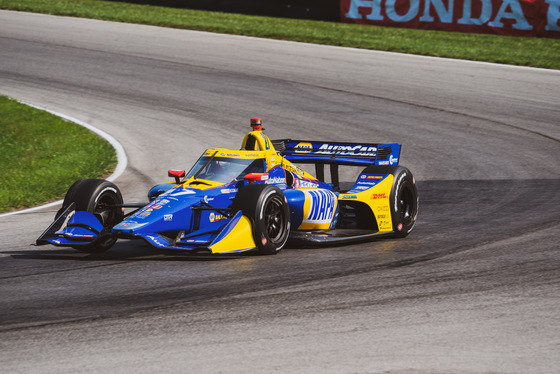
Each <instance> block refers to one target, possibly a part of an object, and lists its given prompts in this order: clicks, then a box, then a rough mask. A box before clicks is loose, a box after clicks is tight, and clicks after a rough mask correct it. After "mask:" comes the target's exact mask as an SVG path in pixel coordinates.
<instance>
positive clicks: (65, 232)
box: [36, 118, 418, 254]
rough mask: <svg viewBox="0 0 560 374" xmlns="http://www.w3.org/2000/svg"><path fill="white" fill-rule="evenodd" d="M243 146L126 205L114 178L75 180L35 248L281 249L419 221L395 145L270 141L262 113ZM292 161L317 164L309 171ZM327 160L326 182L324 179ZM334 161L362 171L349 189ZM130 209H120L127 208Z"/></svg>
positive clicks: (218, 152) (399, 229)
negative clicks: (135, 243) (136, 242)
mask: <svg viewBox="0 0 560 374" xmlns="http://www.w3.org/2000/svg"><path fill="white" fill-rule="evenodd" d="M251 126H252V131H251V132H249V133H248V134H247V135H246V136H245V138H244V139H243V143H242V147H241V150H232V149H222V148H214V149H207V150H206V151H205V152H204V153H203V154H202V156H201V157H200V158H199V159H198V161H197V162H196V163H195V165H194V166H193V167H192V168H191V170H190V171H189V172H188V173H185V171H184V170H169V172H168V174H169V176H170V177H173V178H174V181H173V182H169V183H163V184H159V185H157V186H155V187H153V188H152V189H151V190H150V191H149V192H148V199H149V202H148V203H144V204H124V203H123V199H122V195H121V192H120V191H119V189H118V188H117V186H115V185H114V184H113V183H111V182H109V181H106V180H99V179H82V180H79V181H77V182H76V183H74V184H73V185H72V186H71V187H70V189H69V190H68V193H67V194H66V197H65V198H64V202H63V206H62V208H61V209H60V210H59V211H58V212H57V214H56V217H55V220H54V222H53V223H52V224H51V225H50V226H49V228H48V229H47V230H46V231H45V232H44V233H43V234H42V235H41V236H40V237H39V238H38V239H37V241H36V245H43V244H53V245H55V246H65V247H72V248H75V249H77V250H80V251H84V252H103V251H106V250H108V249H109V248H111V247H112V246H113V244H115V242H116V241H117V240H118V239H119V238H124V239H143V240H145V241H146V242H148V243H149V244H151V245H153V246H155V247H157V248H162V249H176V250H183V251H190V252H193V253H194V252H202V253H236V252H244V251H251V250H257V251H259V252H260V253H263V254H275V253H278V252H279V251H280V250H281V249H282V247H284V245H285V244H286V242H287V241H288V239H290V240H293V241H296V242H298V243H303V244H307V245H324V244H338V243H348V242H355V241H361V240H368V239H373V238H381V237H405V236H407V235H408V234H409V233H410V231H411V230H412V228H413V227H414V225H415V223H416V217H417V213H418V192H417V188H416V182H415V179H414V177H413V175H412V173H411V172H410V171H409V170H408V169H407V168H405V167H402V166H398V163H399V156H400V150H401V145H399V144H365V143H338V142H322V141H305V140H291V139H282V140H270V139H269V138H268V137H267V136H266V135H265V134H264V133H263V129H262V122H261V120H260V119H259V118H253V119H252V120H251ZM296 164H314V165H315V176H314V175H311V174H310V173H309V172H307V171H305V170H303V169H302V168H300V167H299V166H296ZM325 165H328V166H329V170H328V174H329V175H330V182H329V183H327V182H326V181H325ZM340 166H359V167H363V169H362V170H361V172H360V173H359V176H358V178H357V179H356V181H355V182H354V183H353V185H351V186H349V188H347V189H342V188H341V183H340V182H339V167H340ZM131 209H132V211H130V212H129V213H126V214H125V212H126V211H127V210H131Z"/></svg>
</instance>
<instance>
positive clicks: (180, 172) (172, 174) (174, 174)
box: [167, 169, 185, 184]
mask: <svg viewBox="0 0 560 374" xmlns="http://www.w3.org/2000/svg"><path fill="white" fill-rule="evenodd" d="M167 176H168V177H175V183H177V184H179V183H180V182H181V178H184V177H185V171H184V170H176V169H169V170H168V171H167Z"/></svg>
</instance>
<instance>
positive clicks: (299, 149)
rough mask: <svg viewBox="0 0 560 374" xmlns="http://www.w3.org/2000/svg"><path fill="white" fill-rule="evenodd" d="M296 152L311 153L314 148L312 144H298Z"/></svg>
mask: <svg viewBox="0 0 560 374" xmlns="http://www.w3.org/2000/svg"><path fill="white" fill-rule="evenodd" d="M294 150H295V151H296V153H309V152H311V151H312V150H313V146H312V145H311V143H298V144H297V145H296V146H295V147H294Z"/></svg>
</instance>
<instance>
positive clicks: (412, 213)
mask: <svg viewBox="0 0 560 374" xmlns="http://www.w3.org/2000/svg"><path fill="white" fill-rule="evenodd" d="M393 176H394V178H395V179H394V180H393V188H392V189H391V195H390V197H389V201H390V204H391V219H392V220H393V231H394V232H395V236H396V237H398V238H404V237H405V236H407V235H408V234H409V233H410V232H411V231H412V229H413V228H414V225H415V224H416V217H417V216H418V190H417V188H416V181H415V179H414V177H413V175H412V173H411V172H410V170H408V169H407V168H405V167H402V166H397V167H396V168H395V171H394V172H393Z"/></svg>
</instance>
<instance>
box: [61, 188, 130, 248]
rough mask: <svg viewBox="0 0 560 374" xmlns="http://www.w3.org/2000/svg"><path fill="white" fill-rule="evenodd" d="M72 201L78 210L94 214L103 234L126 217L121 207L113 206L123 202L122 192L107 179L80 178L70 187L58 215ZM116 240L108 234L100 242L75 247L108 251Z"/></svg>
mask: <svg viewBox="0 0 560 374" xmlns="http://www.w3.org/2000/svg"><path fill="white" fill-rule="evenodd" d="M71 203H75V204H76V211H87V212H90V213H92V214H94V215H95V216H96V217H97V219H99V221H100V222H101V224H102V225H103V231H102V234H107V233H109V232H110V230H111V228H112V227H113V226H115V225H116V224H117V223H119V222H121V221H122V220H123V217H124V213H123V211H122V209H121V208H114V207H111V206H114V205H117V204H122V203H123V198H122V195H121V192H120V190H119V188H118V187H117V186H116V185H115V184H113V183H111V182H109V181H107V180H103V179H80V180H78V181H77V182H75V183H74V184H73V185H72V186H70V188H69V189H68V192H67V193H66V196H65V197H64V202H63V203H62V208H61V209H60V210H59V211H58V213H57V217H58V216H59V215H60V214H62V212H64V210H65V209H66V208H67V207H68V206H69V205H70V204H71ZM116 241H117V238H116V237H115V236H107V238H106V239H105V240H102V241H101V242H99V243H95V244H93V245H86V246H76V247H73V248H74V249H77V250H79V251H82V252H88V253H100V252H105V251H107V250H108V249H109V248H111V247H112V246H113V244H115V242H116Z"/></svg>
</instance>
